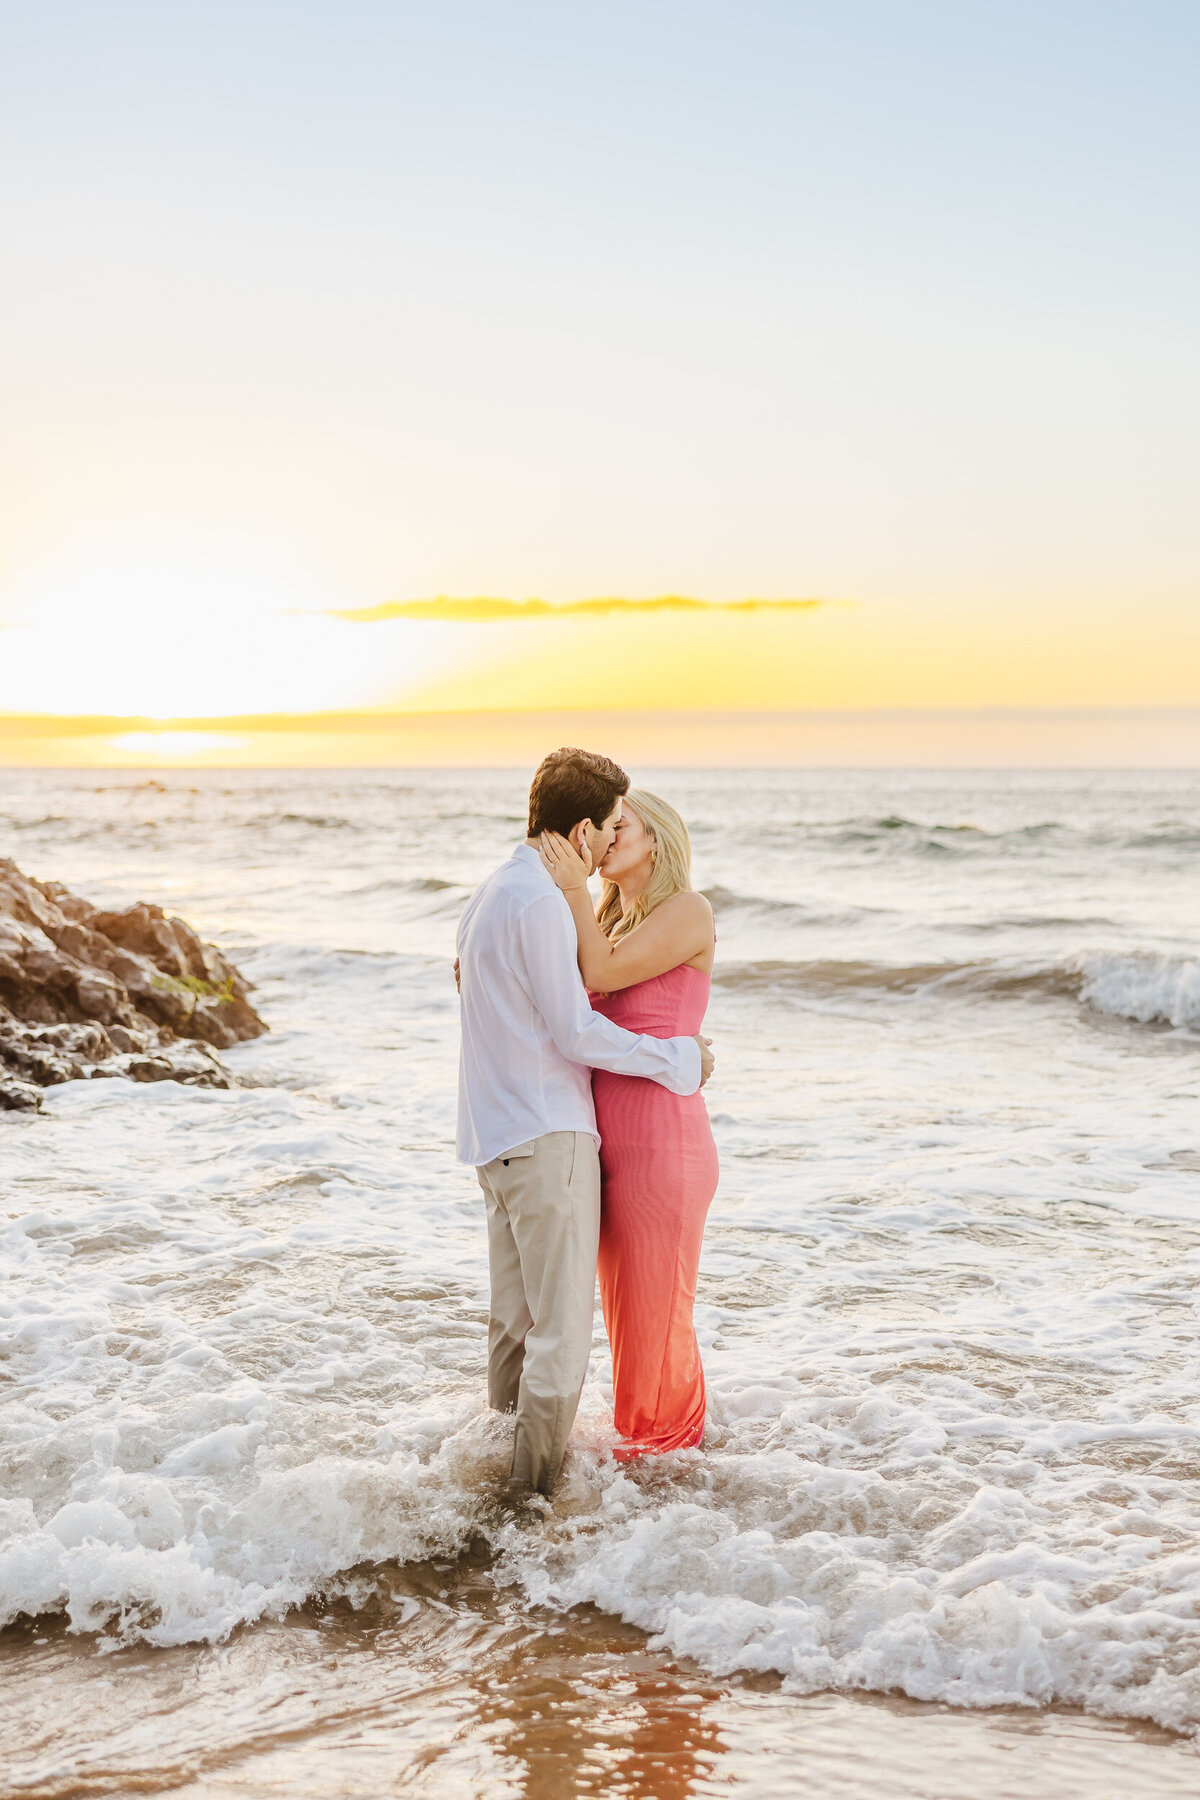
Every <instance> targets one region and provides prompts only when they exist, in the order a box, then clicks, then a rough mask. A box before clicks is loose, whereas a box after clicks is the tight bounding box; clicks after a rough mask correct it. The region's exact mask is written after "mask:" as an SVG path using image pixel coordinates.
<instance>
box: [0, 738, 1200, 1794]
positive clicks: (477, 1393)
mask: <svg viewBox="0 0 1200 1800" xmlns="http://www.w3.org/2000/svg"><path fill="white" fill-rule="evenodd" d="M635 779H636V780H638V781H639V782H641V783H642V784H643V785H646V786H649V787H652V788H654V789H655V790H656V791H658V792H660V793H662V794H663V795H664V796H665V797H666V798H668V799H670V800H672V801H673V802H674V803H675V804H676V805H677V806H678V807H679V808H680V810H681V811H682V813H683V814H684V816H685V817H686V819H687V820H688V822H689V825H690V827H691V831H692V837H693V846H694V854H695V876H696V885H697V886H699V887H701V888H703V890H704V891H705V892H706V893H707V894H708V895H709V897H710V898H711V900H712V903H713V906H714V909H715V911H716V916H717V927H718V947H717V948H718V957H717V966H716V971H715V975H714V986H713V997H712V1005H711V1008H710V1012H709V1016H708V1021H707V1025H706V1031H707V1032H708V1033H709V1034H710V1035H711V1036H712V1037H713V1039H714V1040H715V1042H714V1048H715V1052H716V1056H717V1069H716V1073H715V1075H714V1077H713V1080H712V1082H711V1083H710V1085H709V1087H708V1089H707V1090H706V1094H707V1099H708V1104H709V1110H710V1113H711V1116H712V1120H713V1128H714V1132H715V1135H716V1138H717V1143H718V1147H719V1151H720V1157H721V1169H722V1174H721V1184H720V1188H719V1190H718V1194H717V1198H716V1200H715V1202H714V1204H713V1208H712V1212H711V1214H710V1218H709V1225H708V1231H707V1236H706V1245H705V1253H704V1258H703V1262H702V1265H701V1275H700V1287H699V1297H698V1304H697V1310H696V1323H697V1330H698V1333H699V1337H700V1340H701V1344H702V1347H703V1352H704V1360H705V1367H706V1371H707V1376H708V1386H709V1428H708V1435H707V1438H706V1441H705V1444H704V1446H703V1448H702V1449H701V1450H699V1451H687V1452H680V1453H678V1454H676V1455H673V1456H669V1457H665V1458H662V1459H658V1460H656V1461H654V1462H650V1461H647V1462H643V1463H640V1464H634V1465H624V1466H618V1465H616V1464H614V1462H613V1461H612V1459H611V1456H610V1454H609V1451H610V1447H611V1444H612V1441H613V1434H612V1428H611V1396H610V1389H609V1364H608V1358H607V1352H606V1346H605V1342H604V1336H603V1328H602V1323H601V1320H600V1316H599V1311H598V1309H597V1317H596V1336H595V1341H594V1353H593V1359H592V1365H591V1371H590V1374H589V1378H588V1383H587V1386H586V1388H585V1391H584V1397H583V1402H582V1405H581V1409H580V1415H579V1420H578V1423H577V1426H576V1430H575V1435H574V1438H573V1447H572V1454H571V1456H570V1459H569V1462H568V1467H567V1472H566V1475H565V1477H564V1479H563V1481H562V1483H561V1485H560V1487H559V1489H558V1490H557V1491H556V1494H555V1496H554V1501H553V1506H552V1508H551V1510H550V1513H549V1515H548V1516H547V1517H545V1518H544V1519H534V1520H532V1521H530V1520H515V1521H514V1520H508V1519H504V1518H501V1517H499V1516H497V1514H496V1513H495V1511H494V1508H493V1506H492V1501H491V1496H492V1494H493V1491H494V1489H495V1486H496V1483H497V1480H498V1478H499V1477H501V1476H502V1474H503V1473H504V1472H505V1471H506V1467H507V1444H508V1440H509V1435H510V1432H511V1425H510V1423H507V1422H505V1421H504V1420H501V1419H498V1418H496V1417H495V1416H493V1415H489V1414H488V1412H487V1411H486V1409H485V1393H484V1357H485V1333H486V1301H487V1270H486V1245H485V1232H484V1217H483V1209H482V1202H481V1197H480V1195H479V1192H478V1189H477V1186H476V1183H475V1178H474V1175H473V1172H472V1171H471V1170H469V1169H463V1168H461V1167H458V1166H457V1165H456V1164H455V1162H454V1157H453V1131H454V1103H455V1075H456V1055H457V1003H456V996H455V990H454V982H453V978H452V974H451V968H450V962H451V958H452V956H453V943H454V931H455V924H456V920H457V916H458V913H459V911H460V910H461V907H462V905H463V903H464V901H465V899H466V897H467V895H468V894H469V892H470V891H471V888H472V886H473V885H474V884H475V883H476V882H477V881H478V880H479V879H480V878H481V877H482V876H483V875H484V874H486V873H487V871H488V870H489V869H490V868H491V867H493V866H494V865H495V864H496V863H497V862H499V861H500V860H502V859H503V858H504V857H505V856H506V855H507V854H508V851H509V849H510V848H511V846H512V844H513V843H514V842H516V841H517V840H518V839H519V838H520V837H521V836H522V835H523V803H524V796H525V789H526V785H527V780H528V772H527V771H519V770H486V771H480V772H471V771H464V770H453V771H405V770H341V771H337V772H326V771H310V770H302V771H288V772H283V773H280V772H278V771H256V770H238V771H228V770H220V771H196V770H175V771H172V772H169V773H161V772H155V773H154V774H153V775H148V774H146V773H145V772H143V771H137V770H124V771H104V770H98V771H97V770H87V771H84V770H53V771H40V770H38V771H28V770H21V771H17V770H6V771H0V854H5V855H9V856H11V857H13V858H14V859H15V860H16V861H17V863H18V864H19V865H20V867H21V868H22V869H23V870H24V871H25V872H26V873H28V874H32V875H35V876H37V877H39V878H40V879H54V880H59V881H63V882H65V883H67V884H68V885H69V886H70V887H72V888H73V889H75V890H76V891H78V892H81V893H83V894H84V895H86V896H87V897H89V898H91V899H95V900H103V901H105V902H106V903H112V904H124V903H127V902H131V901H133V900H137V899H145V900H151V901H155V902H158V903H159V904H161V905H162V906H164V907H165V908H166V909H167V910H168V911H173V912H178V913H180V914H182V915H183V916H184V917H185V918H187V919H188V920H189V921H190V922H191V923H192V924H193V925H194V926H196V927H197V929H199V930H200V931H201V933H202V934H203V935H204V936H206V937H211V938H213V939H214V940H215V941H217V942H218V943H219V944H220V945H221V947H222V949H223V950H225V951H226V952H227V953H228V954H229V955H231V956H232V957H233V959H234V960H235V961H236V962H237V963H238V964H239V966H240V967H241V968H242V970H243V971H244V973H245V974H246V975H247V976H248V977H249V978H250V979H251V980H252V981H253V982H254V983H255V984H256V992H255V994H254V996H253V998H254V1000H255V1004H256V1005H257V1006H258V1008H259V1011H260V1012H261V1013H262V1015H263V1016H264V1018H265V1019H266V1020H267V1021H268V1023H269V1025H270V1027H271V1030H270V1033H269V1035H267V1036H265V1037H263V1038H262V1039H260V1040H258V1041H256V1042H254V1043H251V1044H247V1045H243V1046H241V1047H239V1048H237V1049H235V1050H233V1051H230V1052H227V1053H225V1061H226V1063H227V1065H228V1066H229V1067H230V1068H231V1069H232V1070H234V1071H235V1072H236V1073H237V1075H238V1076H239V1078H240V1080H241V1082H242V1084H243V1085H241V1086H240V1087H238V1088H236V1089H234V1090H232V1091H229V1092H222V1091H211V1090H203V1089H193V1088H183V1087H179V1086H176V1085H173V1084H171V1083H163V1084H159V1085H156V1086H139V1085H133V1084H126V1083H124V1082H119V1081H102V1082H94V1083H89V1082H75V1083H70V1084H68V1085H66V1086H62V1087H59V1088H55V1089H52V1090H49V1091H48V1092H47V1095H46V1104H45V1108H44V1110H43V1112H42V1113H41V1114H40V1115H37V1116H24V1115H15V1114H14V1115H5V1116H3V1117H0V1203H2V1204H0V1229H2V1231H3V1244H2V1247H0V1256H2V1268H3V1274H4V1278H5V1279H4V1282H3V1286H2V1287H0V1339H2V1344H0V1356H2V1360H0V1381H2V1387H0V1469H2V1471H3V1476H2V1480H0V1624H3V1625H5V1626H6V1629H5V1630H4V1631H3V1632H2V1633H0V1669H2V1670H3V1680H2V1682H0V1750H2V1751H3V1754H4V1773H3V1776H2V1777H0V1792H3V1794H5V1795H8V1794H12V1795H16V1794H20V1795H36V1796H45V1797H50V1796H55V1797H56V1800H64V1797H65V1796H67V1795H83V1794H110V1793H111V1794H127V1793H134V1792H138V1793H141V1792H157V1791H167V1790H168V1789H169V1790H171V1791H175V1792H182V1793H185V1794H188V1795H194V1796H197V1797H199V1796H206V1797H208V1796H211V1797H213V1800H216V1797H218V1796H220V1797H226V1796H233V1795H235V1794H236V1795H242V1794H246V1795H250V1794H254V1795H258V1794H267V1793H272V1794H274V1793H278V1794H288V1795H306V1794H309V1793H312V1794H313V1795H318V1794H319V1795H321V1796H339V1795H347V1796H350V1795H359V1794H361V1795H363V1796H368V1795H376V1794H380V1793H391V1792H397V1793H400V1792H403V1793H413V1794H421V1795H426V1794H427V1795H434V1796H440V1795H455V1794H471V1795H486V1796H491V1795H496V1796H507V1795H509V1794H514V1795H516V1794H520V1795H524V1796H528V1797H530V1800H542V1797H544V1800H557V1797H558V1796H560V1795H571V1794H579V1795H583V1794H629V1795H634V1794H636V1795H645V1796H648V1797H651V1800H675V1797H676V1796H679V1797H682V1796H684V1795H689V1796H690V1795H704V1794H710V1793H711V1794H717V1793H726V1792H729V1791H736V1792H740V1793H744V1794H745V1795H747V1796H754V1797H755V1800H763V1797H766V1796H769V1795H772V1794H774V1793H780V1794H783V1793H794V1792H796V1791H798V1783H799V1782H800V1780H801V1777H803V1781H804V1784H805V1785H804V1791H805V1792H806V1794H807V1795H808V1796H809V1800H826V1797H828V1800H837V1797H840V1796H845V1797H846V1800H849V1797H850V1796H853V1795H857V1796H869V1795H874V1794H876V1793H879V1794H883V1793H887V1794H888V1795H889V1796H892V1795H912V1796H929V1795H933V1796H937V1797H938V1800H940V1797H941V1796H943V1795H944V1796H956V1795H958V1794H959V1793H960V1791H961V1792H962V1793H964V1794H965V1793H967V1792H969V1791H971V1789H970V1787H969V1786H962V1787H961V1788H960V1787H959V1786H956V1785H955V1783H956V1782H966V1781H967V1779H968V1775H970V1772H971V1770H972V1769H974V1771H975V1773H974V1775H972V1776H971V1779H972V1780H973V1781H974V1782H975V1786H976V1791H978V1781H979V1770H980V1769H985V1770H986V1769H991V1770H993V1778H991V1785H989V1786H987V1788H986V1791H987V1792H988V1793H989V1795H994V1796H997V1797H998V1796H1000V1795H1001V1794H1004V1793H1007V1792H1009V1791H1011V1792H1013V1793H1014V1794H1016V1793H1020V1794H1021V1795H1022V1796H1023V1797H1024V1800H1031V1797H1032V1796H1035V1795H1038V1794H1042V1793H1044V1794H1046V1795H1047V1796H1051V1795H1052V1796H1053V1797H1054V1800H1063V1796H1065V1795H1068V1794H1071V1793H1074V1792H1076V1791H1078V1792H1079V1793H1080V1794H1082V1793H1084V1792H1087V1793H1088V1794H1089V1796H1091V1800H1097V1797H1098V1796H1102V1795H1104V1794H1108V1793H1110V1792H1111V1793H1112V1794H1113V1795H1120V1796H1122V1797H1124V1796H1126V1795H1133V1794H1139V1793H1145V1794H1147V1795H1150V1794H1153V1795H1159V1794H1174V1793H1176V1792H1178V1793H1181V1794H1182V1793H1185V1792H1186V1793H1194V1792H1195V1791H1197V1788H1198V1787H1200V1764H1197V1763H1196V1760H1195V1754H1194V1741H1193V1740H1194V1738H1195V1734H1197V1733H1200V1406H1198V1402H1197V1377H1198V1370H1200V1362H1198V1351H1200V1312H1198V1309H1197V1277H1198V1275H1200V949H1198V946H1197V935H1198V926H1200V880H1198V869H1200V775H1198V774H1196V773H1195V772H1178V773H1173V772H1163V771H1139V772H1136V773H1125V774H1123V773H1119V772H1112V771H1106V772H1103V773H1087V772H1078V771H1071V772H1064V771H1056V772H1047V773H1039V772H1031V771H1021V772H1013V773H1005V772H995V771H987V772H970V771H963V772H951V773H947V772H945V771H938V772H905V771H863V770H856V771H846V772H838V771H828V770H823V771H820V772H805V771H794V770H779V769H775V770H769V771H764V772H758V773H756V772H754V771H747V770H736V771H701V770H678V769H675V770H669V771H657V772H656V771H652V770H639V771H636V772H635ZM1179 1734H1182V1736H1180V1735H1179ZM939 1758H940V1759H941V1760H940V1762H939V1760H938V1759H939ZM989 1758H990V1759H991V1760H990V1761H989V1760H988V1759H989ZM972 1759H974V1762H972ZM1056 1759H1057V1760H1056ZM935 1769H937V1770H939V1771H940V1773H936V1774H935V1773H932V1772H931V1771H933V1770H935ZM1055 1770H1057V1771H1058V1772H1057V1774H1055ZM881 1771H885V1772H886V1780H885V1779H884V1775H883V1774H881ZM996 1771H998V1773H996ZM1106 1781H1109V1782H1111V1784H1112V1785H1110V1786H1106V1785H1105V1783H1106ZM1005 1782H1009V1783H1011V1788H1010V1787H1008V1786H1005V1785H1004V1783H1005ZM1072 1782H1076V1783H1077V1784H1078V1786H1077V1788H1076V1787H1074V1786H1072ZM1039 1783H1041V1785H1039ZM1175 1783H1178V1785H1177V1786H1176V1785H1173V1784H1175Z"/></svg>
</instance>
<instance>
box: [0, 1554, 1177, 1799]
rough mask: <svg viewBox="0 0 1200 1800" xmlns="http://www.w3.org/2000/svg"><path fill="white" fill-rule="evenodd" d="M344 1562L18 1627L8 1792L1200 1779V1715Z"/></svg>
mask: <svg viewBox="0 0 1200 1800" xmlns="http://www.w3.org/2000/svg"><path fill="white" fill-rule="evenodd" d="M340 1585H341V1587H342V1589H343V1592H342V1594H341V1595H340V1596H339V1597H335V1598H331V1599H329V1600H327V1601H325V1600H319V1599H318V1600H314V1601H310V1602H308V1603H307V1604H306V1605H305V1606H303V1607H299V1608H296V1609H294V1610H293V1611H291V1612H289V1613H288V1614H286V1615H285V1616H284V1617H283V1618H282V1619H279V1620H277V1621H270V1620H260V1621H259V1622H258V1623H256V1624H254V1625H249V1626H243V1627H239V1628H238V1629H237V1630H236V1631H235V1632H234V1633H233V1634H232V1635H231V1637H230V1638H229V1640H228V1641H227V1642H225V1643H223V1644H216V1645H208V1644H206V1645H190V1646H184V1647H181V1648H177V1649H156V1648H151V1647H147V1646H145V1645H132V1646H129V1647H124V1648H114V1649H111V1650H108V1651H105V1649H104V1648H103V1640H97V1639H96V1638H95V1637H92V1636H88V1635H83V1634H80V1635H74V1634H72V1633H70V1632H69V1631H68V1629H67V1627H66V1623H65V1620H64V1618H63V1616H62V1615H50V1616H44V1617H43V1618H41V1619H38V1620H24V1621H20V1622H17V1623H15V1624H13V1625H11V1626H9V1627H8V1628H7V1629H6V1630H5V1631H4V1632H2V1633H0V1669H2V1671H3V1680H2V1681H0V1731H2V1734H3V1738H4V1740H5V1742H6V1745H7V1748H8V1755H7V1758H6V1763H7V1773H6V1776H5V1778H4V1781H3V1785H2V1786H0V1794H2V1795H3V1796H4V1800H10V1797H12V1800H16V1796H21V1797H22V1800H89V1797H92V1796H102V1795H114V1796H115V1795H122V1796H125V1795H128V1794H131V1793H174V1794H179V1795H181V1796H186V1797H187V1800H235V1797H237V1800H241V1797H245V1796H269V1795H287V1796H289V1800H307V1797H308V1796H312V1800H318V1797H320V1800H368V1797H370V1800H374V1797H376V1796H378V1795H379V1794H380V1793H382V1792H391V1791H396V1792H404V1793H406V1794H409V1793H411V1794H415V1795H427V1796H431V1797H437V1800H441V1797H442V1796H446V1797H447V1800H448V1797H449V1796H451V1795H455V1794H461V1793H464V1792H470V1793H471V1794H472V1795H473V1796H479V1797H480V1800H487V1797H489V1796H492V1795H495V1796H496V1797H497V1800H501V1797H502V1796H504V1797H507V1796H509V1795H513V1794H520V1795H522V1796H526V1797H527V1800H557V1797H561V1796H564V1795H579V1796H583V1795H593V1794H595V1795H609V1794H612V1795H617V1794H621V1795H628V1796H636V1797H637V1800H691V1797H692V1796H696V1797H697V1800H699V1797H700V1796H702V1795H706V1794H715V1793H717V1792H718V1791H719V1792H721V1793H726V1792H728V1791H731V1790H732V1791H734V1792H740V1793H743V1794H745V1795H747V1796H753V1797H754V1800H775V1796H779V1797H780V1800H782V1797H783V1796H784V1795H791V1794H795V1793H796V1792H798V1791H801V1789H802V1791H803V1792H804V1794H805V1800H850V1797H851V1796H859V1797H860V1800H863V1797H866V1796H872V1797H873V1796H875V1795H879V1796H883V1795H885V1794H886V1795H887V1796H888V1800H929V1797H930V1796H932V1795H935V1794H936V1796H937V1800H975V1796H977V1795H978V1794H979V1793H986V1794H987V1795H988V1800H1008V1797H1009V1796H1011V1797H1012V1800H1018V1797H1019V1800H1076V1797H1077V1800H1084V1796H1087V1800H1109V1797H1111V1800H1169V1797H1170V1796H1172V1795H1176V1794H1178V1795H1181V1796H1182V1795H1184V1794H1191V1793H1193V1792H1194V1791H1195V1787H1196V1782H1197V1774H1198V1765H1197V1762H1196V1745H1195V1742H1194V1740H1192V1739H1190V1738H1187V1737H1182V1736H1177V1735H1175V1734H1173V1733H1171V1732H1169V1731H1167V1730H1166V1729H1164V1728H1163V1727H1160V1726H1156V1725H1151V1724H1147V1723H1144V1722H1142V1721H1137V1720H1127V1719H1107V1718H1101V1717H1097V1716H1095V1715H1092V1714H1089V1713H1085V1712H1081V1711H1078V1710H1075V1709H1056V1708H1047V1709H1037V1708H1019V1707H1012V1708H979V1709H976V1708H957V1707H951V1706H949V1705H945V1704H938V1703H924V1702H920V1701H915V1700H910V1699H908V1698H906V1697H904V1696H902V1695H897V1694H892V1693H883V1694H873V1693H870V1694H869V1693H861V1694H859V1693H855V1694H846V1693H838V1692H824V1693H817V1694H811V1695H795V1694H790V1693H788V1692H787V1691H786V1689H785V1686H784V1683H783V1681H782V1679H781V1678H780V1677H778V1676H772V1675H740V1676H736V1675H735V1676H714V1675H712V1674H710V1673H708V1672H706V1671H705V1670H703V1669H702V1668H700V1667H699V1666H698V1665H696V1664H693V1663H689V1662H687V1661H685V1660H680V1659H677V1658H673V1657H671V1656H669V1655H667V1654H666V1653H665V1652H662V1651H657V1650H654V1649H652V1648H651V1647H650V1644H651V1640H650V1639H649V1637H648V1635H647V1634H646V1633H644V1632H642V1631H640V1630H638V1628H637V1627H635V1626H631V1625H627V1624H625V1623H623V1622H622V1621H621V1620H619V1619H616V1618H614V1617H612V1616H611V1615H608V1614H605V1613H602V1612H600V1611H599V1610H598V1609H596V1608H595V1607H591V1606H585V1607H579V1608H575V1609H573V1610H572V1611H571V1612H570V1613H557V1612H553V1611H550V1610H549V1609H546V1608H540V1607H528V1606H523V1605H522V1603H521V1600H520V1597H519V1595H518V1594H517V1592H516V1590H514V1589H506V1588H505V1587H504V1586H503V1585H501V1584H500V1583H498V1582H497V1580H496V1579H495V1564H494V1563H492V1561H491V1559H490V1558H489V1557H486V1556H483V1555H481V1554H479V1553H478V1551H476V1552H475V1553H473V1554H469V1555H467V1556H465V1557H463V1558H460V1559H459V1560H458V1561H457V1562H450V1561H444V1560H436V1561H432V1562H426V1563H417V1564H408V1565H391V1566H387V1565H384V1566H381V1567H375V1568H373V1569H371V1570H369V1571H367V1570H363V1571H359V1572H351V1573H350V1574H349V1575H348V1576H347V1577H346V1578H345V1579H344V1581H343V1582H342V1583H341V1584H340ZM110 1642H111V1640H110ZM49 1693H53V1694H54V1704H53V1706H49V1705H48V1704H47V1700H48V1695H49ZM1109 1784H1111V1785H1109Z"/></svg>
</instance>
